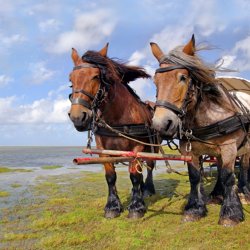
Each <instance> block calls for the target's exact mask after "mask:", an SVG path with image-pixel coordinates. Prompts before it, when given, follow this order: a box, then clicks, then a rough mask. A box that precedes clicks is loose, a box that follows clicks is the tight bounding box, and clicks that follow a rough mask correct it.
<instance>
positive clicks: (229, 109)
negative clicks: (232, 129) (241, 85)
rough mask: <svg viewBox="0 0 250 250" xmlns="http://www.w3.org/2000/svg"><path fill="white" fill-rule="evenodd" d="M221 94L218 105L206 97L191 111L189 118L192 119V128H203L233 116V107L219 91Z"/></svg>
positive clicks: (226, 96)
mask: <svg viewBox="0 0 250 250" xmlns="http://www.w3.org/2000/svg"><path fill="white" fill-rule="evenodd" d="M220 92H221V94H222V96H221V97H218V98H220V101H219V102H218V103H216V102H214V101H212V100H211V99H209V98H208V97H207V96H206V95H204V96H203V97H202V101H201V102H200V103H199V105H198V106H197V107H196V110H194V111H193V113H192V114H191V116H190V118H191V117H193V119H192V120H193V126H194V127H203V126H207V125H211V124H213V123H216V122H219V121H222V120H224V119H226V118H228V117H230V116H232V115H234V114H235V106H234V103H233V102H232V100H230V98H229V97H228V95H226V93H225V92H224V91H223V90H222V89H220Z"/></svg>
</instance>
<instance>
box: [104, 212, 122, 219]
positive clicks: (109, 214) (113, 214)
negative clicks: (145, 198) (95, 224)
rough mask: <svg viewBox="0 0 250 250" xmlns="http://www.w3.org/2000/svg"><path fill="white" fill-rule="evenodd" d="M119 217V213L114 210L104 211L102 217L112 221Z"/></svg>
mask: <svg viewBox="0 0 250 250" xmlns="http://www.w3.org/2000/svg"><path fill="white" fill-rule="evenodd" d="M120 215H121V213H120V212H118V211H115V210H109V211H105V213H104V217H105V218H106V219H113V218H116V217H119V216H120Z"/></svg>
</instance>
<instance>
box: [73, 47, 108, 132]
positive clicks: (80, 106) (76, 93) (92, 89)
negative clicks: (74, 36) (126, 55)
mask: <svg viewBox="0 0 250 250" xmlns="http://www.w3.org/2000/svg"><path fill="white" fill-rule="evenodd" d="M107 50H108V44H107V45H106V46H105V47H104V48H103V49H101V50H100V51H99V54H100V55H101V56H104V57H106V55H107ZM71 57H72V60H73V63H74V68H73V71H72V72H71V73H70V75H69V80H70V81H71V83H72V94H70V96H69V99H70V101H71V108H70V111H69V117H70V119H71V121H72V122H73V123H74V126H75V128H76V129H77V130H78V131H85V130H87V129H88V127H89V125H90V122H91V121H92V107H93V102H95V101H96V99H97V98H96V97H97V95H98V91H99V90H100V84H101V69H100V68H99V67H98V66H97V65H96V64H91V63H88V62H86V61H84V59H82V58H81V57H80V56H79V55H78V53H77V51H76V50H75V49H74V48H73V49H72V54H71Z"/></svg>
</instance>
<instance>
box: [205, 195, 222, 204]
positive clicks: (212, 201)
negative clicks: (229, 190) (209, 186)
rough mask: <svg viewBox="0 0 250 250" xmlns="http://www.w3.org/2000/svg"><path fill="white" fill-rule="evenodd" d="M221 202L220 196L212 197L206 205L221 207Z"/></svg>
mask: <svg viewBox="0 0 250 250" xmlns="http://www.w3.org/2000/svg"><path fill="white" fill-rule="evenodd" d="M222 201H223V197H222V196H212V197H211V198H210V199H209V200H208V201H207V204H208V205H221V204H222Z"/></svg>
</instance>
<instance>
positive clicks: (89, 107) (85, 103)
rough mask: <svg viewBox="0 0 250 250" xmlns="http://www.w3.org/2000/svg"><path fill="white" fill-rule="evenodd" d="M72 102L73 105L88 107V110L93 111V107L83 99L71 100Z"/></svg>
mask: <svg viewBox="0 0 250 250" xmlns="http://www.w3.org/2000/svg"><path fill="white" fill-rule="evenodd" d="M70 101H71V104H72V105H82V106H84V107H86V108H87V109H91V105H90V104H89V103H88V102H87V101H85V100H83V99H82V98H72V99H70Z"/></svg>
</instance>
